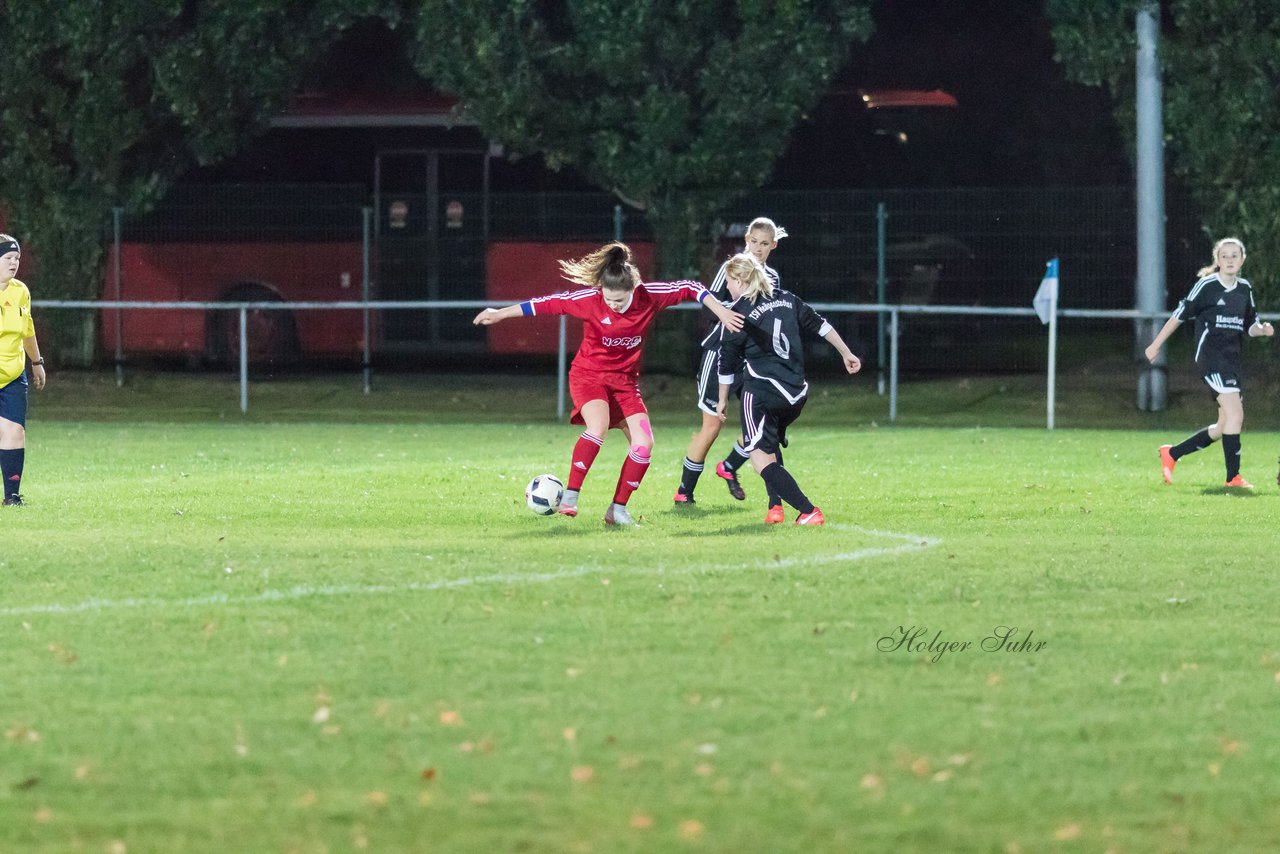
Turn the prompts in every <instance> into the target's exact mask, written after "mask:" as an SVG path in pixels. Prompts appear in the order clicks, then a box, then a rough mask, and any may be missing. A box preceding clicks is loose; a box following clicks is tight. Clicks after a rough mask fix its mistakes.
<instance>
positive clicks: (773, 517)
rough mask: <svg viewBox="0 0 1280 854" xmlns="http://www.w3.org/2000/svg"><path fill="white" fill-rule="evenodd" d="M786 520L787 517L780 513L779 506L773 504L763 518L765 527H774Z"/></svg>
mask: <svg viewBox="0 0 1280 854" xmlns="http://www.w3.org/2000/svg"><path fill="white" fill-rule="evenodd" d="M786 520H787V517H786V514H784V513H783V512H782V505H781V504H775V505H773V506H772V507H770V508H769V512H768V513H766V514H765V516H764V523H765V524H766V525H776V524H778V523H779V522H785V521H786Z"/></svg>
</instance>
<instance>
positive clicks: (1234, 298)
mask: <svg viewBox="0 0 1280 854" xmlns="http://www.w3.org/2000/svg"><path fill="white" fill-rule="evenodd" d="M1173 316H1174V317H1175V318H1177V319H1178V320H1181V321H1184V322H1185V321H1188V320H1194V321H1195V335H1196V364H1197V365H1198V366H1199V367H1200V369H1201V370H1202V371H1238V370H1239V367H1240V343H1241V341H1242V340H1243V339H1244V337H1245V335H1246V334H1247V333H1248V331H1249V327H1250V326H1252V325H1253V324H1254V322H1256V321H1257V319H1258V311H1257V308H1256V307H1255V306H1254V303H1253V287H1252V286H1250V284H1249V282H1248V280H1247V279H1236V283H1235V285H1234V286H1233V287H1231V288H1227V287H1224V286H1223V284H1222V282H1221V281H1220V280H1219V279H1218V274H1217V273H1211V274H1210V275H1208V276H1205V277H1204V278H1203V279H1201V280H1200V281H1198V282H1196V284H1195V287H1193V288H1192V289H1191V293H1189V294H1187V298H1186V299H1184V300H1182V302H1180V303H1178V308H1177V309H1176V310H1175V311H1174V312H1173Z"/></svg>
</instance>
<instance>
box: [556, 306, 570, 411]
mask: <svg viewBox="0 0 1280 854" xmlns="http://www.w3.org/2000/svg"><path fill="white" fill-rule="evenodd" d="M566 323H567V318H566V317H565V316H564V315H563V314H562V315H560V344H559V346H558V347H557V348H556V420H557V421H563V420H564V388H565V374H566V373H567V371H566V370H565V363H566V362H567V361H568V352H567V350H568V347H569V333H568V330H567V329H566Z"/></svg>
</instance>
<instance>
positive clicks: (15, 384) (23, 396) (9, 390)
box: [0, 371, 27, 427]
mask: <svg viewBox="0 0 1280 854" xmlns="http://www.w3.org/2000/svg"><path fill="white" fill-rule="evenodd" d="M0 418H4V419H5V420H7V421H12V422H13V423H15V424H21V425H22V426H23V427H26V426H27V372H26V371H23V372H22V373H20V374H18V376H17V377H15V378H14V379H13V380H12V381H11V382H9V383H6V384H5V386H4V388H0Z"/></svg>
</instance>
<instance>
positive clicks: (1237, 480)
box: [1223, 475, 1253, 489]
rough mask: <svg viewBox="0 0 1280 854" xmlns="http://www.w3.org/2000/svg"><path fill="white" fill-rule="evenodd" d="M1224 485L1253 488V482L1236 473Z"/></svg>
mask: <svg viewBox="0 0 1280 854" xmlns="http://www.w3.org/2000/svg"><path fill="white" fill-rule="evenodd" d="M1223 486H1229V487H1233V488H1235V489H1253V484H1252V483H1250V482H1249V481H1247V480H1245V479H1244V478H1242V477H1241V476H1240V475H1236V476H1235V477H1233V478H1231V480H1229V481H1227V482H1226V483H1225V484H1223Z"/></svg>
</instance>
